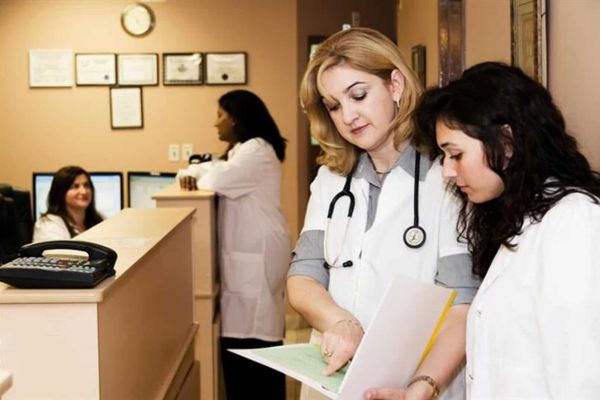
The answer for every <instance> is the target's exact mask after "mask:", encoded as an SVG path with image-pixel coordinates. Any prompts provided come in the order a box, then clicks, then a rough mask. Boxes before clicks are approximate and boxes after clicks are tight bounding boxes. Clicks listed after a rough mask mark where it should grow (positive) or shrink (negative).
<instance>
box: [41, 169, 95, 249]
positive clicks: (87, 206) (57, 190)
mask: <svg viewBox="0 0 600 400" xmlns="http://www.w3.org/2000/svg"><path fill="white" fill-rule="evenodd" d="M47 201H48V211H46V212H45V213H44V214H42V216H41V218H40V219H39V220H38V221H37V222H36V224H35V227H34V232H33V241H34V242H42V241H46V240H63V239H70V238H72V237H73V236H76V235H78V234H80V233H82V232H83V231H85V230H86V229H89V228H91V227H92V226H94V225H96V224H98V223H100V222H102V219H103V218H102V216H101V215H100V214H99V213H98V211H97V210H96V205H95V202H94V184H93V183H92V179H91V178H90V174H89V173H88V172H87V171H86V170H84V169H83V168H81V167H78V166H73V165H70V166H66V167H63V168H61V169H59V170H58V171H57V172H56V173H55V174H54V177H53V178H52V184H51V185H50V191H49V192H48V200H47Z"/></svg>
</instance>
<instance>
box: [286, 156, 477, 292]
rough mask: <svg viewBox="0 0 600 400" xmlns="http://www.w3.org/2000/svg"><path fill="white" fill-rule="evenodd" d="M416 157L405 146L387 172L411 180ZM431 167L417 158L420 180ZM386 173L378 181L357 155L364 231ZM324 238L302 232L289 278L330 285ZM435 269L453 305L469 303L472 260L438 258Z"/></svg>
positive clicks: (472, 286) (472, 289)
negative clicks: (364, 190) (365, 196)
mask: <svg viewBox="0 0 600 400" xmlns="http://www.w3.org/2000/svg"><path fill="white" fill-rule="evenodd" d="M415 157H416V151H415V149H414V147H412V146H409V147H407V148H406V150H404V151H403V152H402V153H401V154H400V156H399V157H398V158H397V159H396V161H395V163H394V165H393V166H392V168H391V169H390V171H391V170H393V169H395V168H402V169H404V170H405V171H406V172H408V173H409V174H410V176H412V177H413V178H414V176H415ZM431 165H432V161H430V160H429V158H428V157H424V156H421V157H420V168H419V181H424V180H425V177H426V175H427V172H428V171H429V169H430V168H431ZM388 173H389V171H388V172H387V173H385V174H384V175H383V177H382V179H379V176H378V175H377V172H375V168H374V167H373V163H372V162H371V160H370V158H369V156H368V155H367V153H366V152H365V153H362V154H361V155H360V157H359V159H358V163H357V165H356V169H355V171H354V174H353V177H354V178H357V179H360V178H362V179H365V180H366V181H367V182H368V183H369V201H368V207H367V224H366V227H365V231H368V230H369V229H370V228H371V226H372V225H373V222H374V221H375V215H376V213H377V205H378V202H379V195H380V194H381V189H382V188H383V185H384V183H385V180H386V177H387V175H388ZM340 189H341V188H340ZM323 236H324V232H323V231H322V230H310V231H304V232H302V234H301V235H300V237H299V238H298V241H297V243H296V248H295V249H294V251H293V253H292V262H291V266H290V270H289V272H288V276H294V275H304V276H309V277H311V278H313V279H315V280H316V281H317V282H319V283H321V284H322V285H323V286H324V287H326V288H327V287H328V286H329V270H328V269H327V268H325V267H324V265H325V256H324V251H323ZM437 269H438V271H437V275H436V278H435V280H436V283H437V284H438V285H441V286H445V287H450V288H453V289H455V290H456V291H457V293H458V294H457V296H456V299H455V300H454V304H470V303H471V301H472V300H473V298H474V297H475V293H476V292H477V288H478V287H479V284H480V283H481V282H480V280H479V279H478V278H476V277H475V276H473V274H472V272H471V259H470V257H469V255H468V254H456V255H452V256H448V257H443V258H440V259H439V260H438V266H437Z"/></svg>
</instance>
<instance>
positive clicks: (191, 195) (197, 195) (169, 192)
mask: <svg viewBox="0 0 600 400" xmlns="http://www.w3.org/2000/svg"><path fill="white" fill-rule="evenodd" d="M214 196H215V192H211V191H208V190H192V191H189V190H181V188H180V187H179V182H177V183H174V184H172V185H170V186H167V187H166V188H164V189H163V190H161V191H160V192H158V193H155V194H154V195H153V196H152V198H153V199H154V200H158V199H161V200H166V199H178V200H179V199H205V198H210V197H214Z"/></svg>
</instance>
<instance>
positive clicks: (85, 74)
mask: <svg viewBox="0 0 600 400" xmlns="http://www.w3.org/2000/svg"><path fill="white" fill-rule="evenodd" d="M116 83H117V55H116V54H114V53H79V54H75V84H76V85H77V86H110V85H114V84H116Z"/></svg>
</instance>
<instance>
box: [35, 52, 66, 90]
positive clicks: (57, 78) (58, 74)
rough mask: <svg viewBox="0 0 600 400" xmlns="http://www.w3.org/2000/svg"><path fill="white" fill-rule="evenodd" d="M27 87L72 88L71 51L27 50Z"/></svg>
mask: <svg viewBox="0 0 600 400" xmlns="http://www.w3.org/2000/svg"><path fill="white" fill-rule="evenodd" d="M29 86H30V87H71V86H73V50H61V49H43V50H29Z"/></svg>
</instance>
